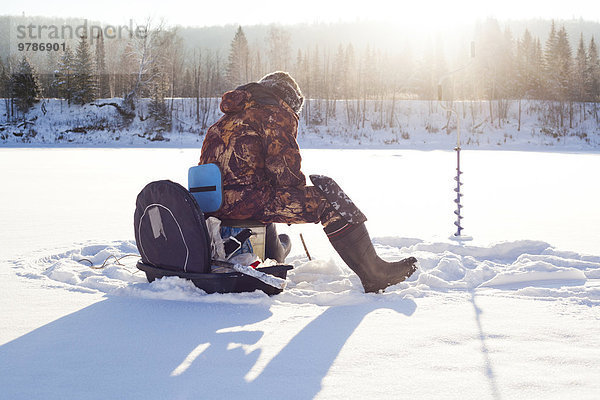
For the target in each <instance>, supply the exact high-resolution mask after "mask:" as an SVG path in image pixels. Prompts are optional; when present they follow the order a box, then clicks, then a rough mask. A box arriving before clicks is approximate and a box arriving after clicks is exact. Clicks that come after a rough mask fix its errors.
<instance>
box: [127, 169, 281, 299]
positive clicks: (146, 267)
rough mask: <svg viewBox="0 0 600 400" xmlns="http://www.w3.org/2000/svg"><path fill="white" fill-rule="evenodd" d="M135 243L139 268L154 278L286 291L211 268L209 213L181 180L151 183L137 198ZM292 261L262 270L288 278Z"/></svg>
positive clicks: (214, 288) (220, 288)
mask: <svg viewBox="0 0 600 400" xmlns="http://www.w3.org/2000/svg"><path fill="white" fill-rule="evenodd" d="M133 222H134V229H135V243H136V245H137V248H138V250H139V252H140V255H141V260H140V261H138V263H137V267H138V269H140V270H141V271H144V273H145V274H146V278H147V279H148V281H149V282H152V281H154V280H155V279H160V278H163V277H165V276H178V277H180V278H184V279H188V280H191V281H192V282H193V284H194V285H195V286H196V287H198V288H200V289H202V290H204V291H205V292H206V293H215V292H217V293H241V292H253V291H255V290H257V289H258V290H262V291H263V292H265V293H266V294H268V295H274V294H278V293H281V289H279V288H274V287H273V286H270V285H267V284H265V283H263V282H261V281H260V280H258V279H256V278H253V277H251V276H248V275H244V274H242V273H239V272H227V273H212V272H211V253H210V251H211V244H210V237H209V234H208V230H207V228H206V222H205V219H204V215H203V213H202V210H200V207H199V206H198V203H197V202H196V199H194V197H193V196H192V194H191V193H190V192H188V190H187V189H186V188H184V187H183V186H181V185H179V184H178V183H175V182H171V181H168V180H164V181H156V182H151V183H149V184H148V185H146V187H144V189H142V191H141V192H140V194H139V195H138V197H137V200H136V205H135V214H134V217H133ZM291 268H292V267H291V266H289V265H274V266H271V267H264V268H260V269H259V270H260V271H261V272H264V273H267V274H271V275H274V276H277V277H279V278H282V279H285V278H286V275H287V271H288V270H290V269H291Z"/></svg>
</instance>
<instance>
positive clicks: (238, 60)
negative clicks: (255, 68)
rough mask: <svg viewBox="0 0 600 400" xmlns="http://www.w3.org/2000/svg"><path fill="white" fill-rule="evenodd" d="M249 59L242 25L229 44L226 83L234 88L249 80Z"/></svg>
mask: <svg viewBox="0 0 600 400" xmlns="http://www.w3.org/2000/svg"><path fill="white" fill-rule="evenodd" d="M249 60H250V52H249V50H248V40H247V39H246V35H245V34H244V31H243V29H242V27H241V26H239V27H238V29H237V32H236V33H235V36H234V37H233V40H232V41H231V45H230V46H229V59H228V63H227V83H228V85H229V86H230V87H231V88H235V87H237V86H239V85H241V84H243V83H246V82H248V81H249V80H250V65H249Z"/></svg>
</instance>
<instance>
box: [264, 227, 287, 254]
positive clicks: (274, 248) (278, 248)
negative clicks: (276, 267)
mask: <svg viewBox="0 0 600 400" xmlns="http://www.w3.org/2000/svg"><path fill="white" fill-rule="evenodd" d="M265 241H266V243H265V257H266V258H270V259H273V260H275V261H277V262H278V263H279V264H283V263H284V262H285V258H286V257H287V255H288V254H290V250H292V241H291V240H290V237H289V236H288V235H286V234H282V235H277V228H275V224H269V225H267V233H266V237H265Z"/></svg>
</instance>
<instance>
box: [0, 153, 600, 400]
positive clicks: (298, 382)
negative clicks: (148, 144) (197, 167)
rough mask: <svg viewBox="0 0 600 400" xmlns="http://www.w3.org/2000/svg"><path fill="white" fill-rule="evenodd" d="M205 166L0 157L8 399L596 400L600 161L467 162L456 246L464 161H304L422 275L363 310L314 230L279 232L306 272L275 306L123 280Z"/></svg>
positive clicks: (386, 254) (261, 299)
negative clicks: (162, 183) (160, 201)
mask: <svg viewBox="0 0 600 400" xmlns="http://www.w3.org/2000/svg"><path fill="white" fill-rule="evenodd" d="M198 153H199V151H198V150H179V149H150V150H148V149H125V150H122V149H0V178H1V181H2V182H3V185H2V187H0V199H2V203H1V205H2V207H1V208H0V220H1V221H2V226H3V229H2V230H0V250H1V253H0V299H1V301H2V307H0V327H1V329H0V387H2V396H0V397H2V398H7V399H32V398H39V399H65V398H78V399H109V398H127V399H188V398H189V399H192V398H193V399H197V398H206V399H231V398H244V399H264V398H266V397H270V398H286V399H287V398H289V399H311V398H318V399H341V398H344V399H347V398H361V399H362V398H377V399H379V398H382V399H397V398H418V399H421V398H426V399H427V398H430V399H438V398H457V399H458V398H460V399H485V398H491V399H510V398H527V399H537V398H539V399H542V398H543V399H562V398H566V397H569V398H577V399H595V398H598V395H599V394H600V380H599V379H598V377H599V376H600V335H599V333H600V312H599V309H600V308H599V307H600V254H599V253H598V251H597V247H596V246H597V244H598V243H599V239H600V221H599V218H600V216H599V215H598V214H599V213H598V212H597V199H598V198H599V197H600V196H599V194H600V189H599V188H598V185H597V184H595V183H594V181H593V177H592V175H593V173H594V171H598V169H599V168H600V155H598V154H595V153H586V154H581V153H576V154H569V153H535V152H506V151H502V152H500V151H471V152H465V154H464V158H465V165H464V170H465V174H464V181H465V187H464V188H465V193H466V196H465V208H464V215H465V220H464V221H463V223H464V225H465V226H466V228H467V229H466V231H465V232H466V233H468V234H470V235H472V236H473V237H474V238H475V240H474V241H473V242H467V243H464V244H460V243H456V242H452V241H449V240H447V239H446V238H447V237H448V236H449V235H450V234H451V233H452V232H453V228H452V222H453V220H454V218H453V217H454V216H453V215H452V209H453V203H452V198H453V192H452V191H451V189H452V184H453V181H452V175H453V163H452V161H453V160H454V158H453V157H454V154H453V153H452V152H440V151H406V150H396V151H381V150H352V151H348V150H346V151H339V150H308V151H304V152H303V157H304V166H305V168H304V169H305V171H306V172H307V173H313V172H320V173H324V174H326V175H330V176H333V177H335V178H336V180H337V181H338V182H339V183H340V185H341V186H342V187H343V188H344V189H346V191H347V192H348V194H349V195H350V197H351V198H352V199H353V200H354V201H355V202H356V203H357V204H358V205H359V206H360V207H361V208H362V209H363V211H364V212H365V214H367V216H368V217H369V221H368V223H367V224H368V227H369V230H370V233H371V235H372V236H373V242H374V244H375V247H376V249H377V251H378V253H379V254H380V255H381V256H382V257H383V258H384V259H387V260H397V259H401V258H404V257H408V256H414V257H416V258H417V259H418V260H419V264H418V266H419V269H418V270H417V272H416V273H415V274H414V275H413V276H411V277H410V278H409V279H408V280H407V281H406V282H402V283H400V284H398V285H395V286H393V287H390V288H388V290H386V291H385V292H384V293H380V294H365V293H363V291H362V288H361V286H360V282H359V280H358V278H357V277H356V275H354V274H353V273H352V272H351V271H350V270H349V269H348V268H347V267H346V266H345V265H344V263H343V262H342V261H341V259H340V258H339V257H338V256H337V255H336V254H335V252H334V251H333V249H331V247H330V246H329V244H328V243H327V241H326V239H325V237H324V235H323V233H322V232H321V231H320V228H319V227H318V226H316V225H297V226H291V227H287V226H281V227H279V229H280V231H281V232H286V233H288V234H289V235H290V236H291V238H292V241H293V250H292V253H291V254H290V257H289V258H288V262H289V263H290V264H291V265H293V266H294V269H293V270H291V271H290V272H289V273H288V279H287V288H286V289H285V290H284V291H283V293H281V294H280V295H277V296H272V297H269V296H267V295H265V294H264V293H262V292H254V293H243V294H211V295H208V294H206V293H204V292H203V291H201V290H199V289H198V288H196V287H195V286H194V285H193V284H191V282H188V281H185V280H182V279H179V278H174V277H171V278H165V279H161V280H158V281H154V282H152V283H148V282H147V280H146V278H145V276H144V274H143V273H142V272H141V271H138V270H137V269H136V268H135V263H136V261H137V256H130V257H125V258H122V259H121V260H120V264H122V265H119V263H117V262H116V260H117V259H119V258H120V257H123V256H127V255H130V254H136V253H137V248H136V246H135V242H134V241H133V231H132V222H133V209H134V203H135V195H136V194H137V192H139V190H141V188H142V187H143V186H144V184H145V183H147V182H149V181H150V180H157V179H163V178H170V179H172V180H174V181H178V182H180V183H182V184H185V176H186V171H187V167H188V166H191V165H193V164H194V162H195V161H196V159H197V157H198V155H199V154H198ZM383 193H385V196H383V195H382V194H383ZM391 210H393V211H391ZM300 232H303V233H304V237H305V239H307V244H308V247H309V249H310V251H311V255H312V256H313V257H314V258H315V259H314V260H312V261H309V260H308V258H307V257H306V255H305V254H304V251H303V249H302V245H301V244H300V240H299V239H298V233H300ZM105 262H106V264H105V266H104V267H103V268H92V267H90V265H91V266H93V267H100V266H102V265H103V264H104V263H105Z"/></svg>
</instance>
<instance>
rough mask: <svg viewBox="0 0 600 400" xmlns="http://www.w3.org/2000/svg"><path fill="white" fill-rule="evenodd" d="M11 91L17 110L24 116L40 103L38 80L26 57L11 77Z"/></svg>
mask: <svg viewBox="0 0 600 400" xmlns="http://www.w3.org/2000/svg"><path fill="white" fill-rule="evenodd" d="M11 90H12V95H13V97H14V99H15V104H16V106H17V110H18V111H19V112H21V113H22V114H23V115H24V114H26V113H27V112H28V111H29V109H30V108H31V107H33V105H34V104H35V103H36V102H37V101H38V95H39V92H40V89H39V85H38V79H37V76H36V74H35V71H34V70H33V68H32V66H31V64H30V63H29V61H28V60H27V58H26V57H25V56H23V58H22V59H21V61H20V62H19V66H18V67H17V71H16V72H15V73H13V75H12V77H11Z"/></svg>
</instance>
